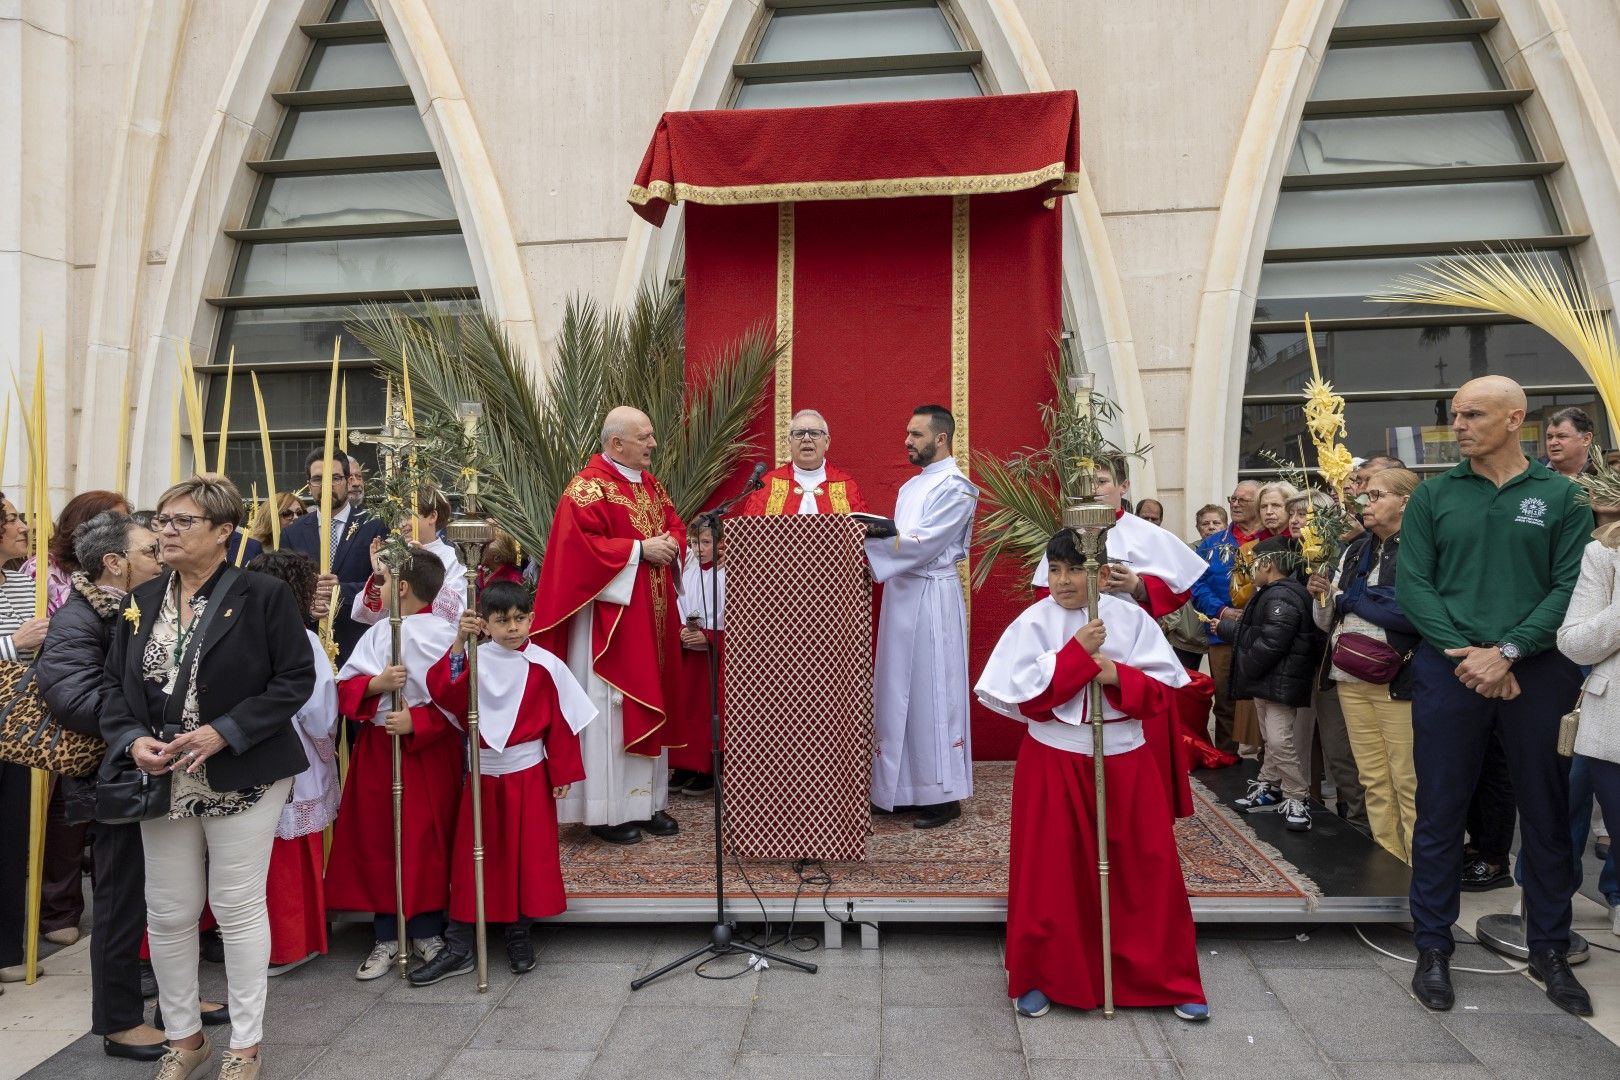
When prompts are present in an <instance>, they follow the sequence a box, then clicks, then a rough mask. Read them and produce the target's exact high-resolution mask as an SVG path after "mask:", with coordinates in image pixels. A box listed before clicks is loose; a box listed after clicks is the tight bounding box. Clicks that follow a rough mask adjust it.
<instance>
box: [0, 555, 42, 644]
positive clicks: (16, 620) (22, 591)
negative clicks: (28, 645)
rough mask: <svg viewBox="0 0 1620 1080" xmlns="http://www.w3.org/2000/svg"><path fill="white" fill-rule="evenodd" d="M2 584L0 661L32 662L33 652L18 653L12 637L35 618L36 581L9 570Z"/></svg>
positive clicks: (0, 595) (0, 598)
mask: <svg viewBox="0 0 1620 1080" xmlns="http://www.w3.org/2000/svg"><path fill="white" fill-rule="evenodd" d="M4 573H5V581H4V583H3V584H0V660H32V659H33V657H34V654H33V652H32V651H31V650H26V649H25V650H22V651H20V652H19V651H18V649H17V645H16V642H14V641H12V639H11V635H12V634H15V633H16V632H17V628H18V627H20V626H21V625H22V624H23V623H25V622H27V621H28V620H29V619H32V618H33V617H34V579H33V578H31V577H27V576H26V575H23V574H19V573H17V572H16V571H14V570H7V571H5V572H4Z"/></svg>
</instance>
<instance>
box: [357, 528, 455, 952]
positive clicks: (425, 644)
mask: <svg viewBox="0 0 1620 1080" xmlns="http://www.w3.org/2000/svg"><path fill="white" fill-rule="evenodd" d="M399 578H400V611H401V613H402V615H403V616H404V620H403V622H402V624H401V626H400V663H398V664H394V663H393V662H392V651H393V650H392V643H391V640H390V638H391V634H390V630H389V626H388V623H387V622H380V623H378V624H376V625H375V626H373V627H371V628H370V629H369V630H367V631H366V633H365V635H364V636H363V637H362V638H361V639H360V641H359V642H358V643H357V644H356V645H355V647H354V651H353V652H352V653H350V654H349V660H348V662H347V663H345V664H344V665H343V669H342V670H341V671H339V672H338V710H339V711H340V712H341V713H342V714H343V715H344V716H345V717H347V718H348V719H350V720H353V721H355V722H356V723H357V724H361V725H363V726H362V727H361V731H360V735H359V737H358V738H356V739H355V743H354V749H353V751H352V752H351V753H350V755H349V776H348V779H347V781H346V782H345V783H344V786H343V802H342V804H341V805H340V806H339V808H338V817H337V824H336V826H335V827H334V829H333V833H332V852H331V858H330V859H328V861H327V869H326V903H327V906H328V907H330V908H335V909H337V910H339V911H369V912H372V913H373V915H374V919H373V925H374V928H375V931H376V942H377V943H376V945H375V946H373V947H372V950H371V953H370V955H369V956H367V957H366V958H365V960H364V961H362V962H361V964H360V967H359V968H358V969H357V970H356V971H355V978H357V979H360V980H362V981H365V980H370V979H376V978H380V977H382V976H383V975H386V974H387V973H388V971H389V968H390V967H391V966H392V965H393V964H394V962H395V961H396V960H398V959H399V946H398V943H397V939H398V935H399V930H398V925H399V923H398V919H397V917H396V916H395V901H394V809H393V805H394V804H393V763H392V754H391V747H390V742H389V739H390V736H392V735H399V736H400V743H401V746H400V749H401V752H402V758H403V765H402V775H403V778H404V794H405V798H404V809H403V832H404V842H403V845H402V846H403V852H404V858H403V867H402V872H403V875H404V879H405V917H406V933H407V934H408V936H409V937H410V938H411V950H412V952H414V953H415V954H416V955H417V956H418V957H420V958H421V959H422V960H423V961H424V962H426V961H430V960H432V959H433V957H434V956H436V955H438V952H439V950H440V949H442V948H443V947H444V938H443V936H442V935H443V933H444V909H445V907H446V905H447V904H448V903H449V900H450V846H451V842H452V840H453V838H454V836H455V823H456V800H457V798H458V796H459V794H460V789H461V760H462V740H461V737H460V733H459V732H457V730H456V728H455V726H454V725H453V724H452V723H451V721H450V720H449V718H448V717H446V716H445V714H444V713H443V712H442V711H440V710H439V709H437V708H435V707H434V705H433V703H432V699H431V696H430V695H429V693H428V688H427V674H428V671H429V670H431V669H432V667H433V665H434V664H436V663H437V662H438V661H439V658H440V657H442V656H444V654H445V653H446V652H447V651H449V649H450V646H451V645H452V644H454V642H455V638H456V627H455V626H454V625H453V624H451V623H447V622H445V621H444V620H443V619H441V618H439V617H438V616H437V615H434V614H433V610H432V609H433V598H434V597H436V596H437V595H438V594H439V589H440V588H441V587H442V586H443V585H444V564H443V563H442V562H440V561H439V559H438V558H437V556H434V555H432V554H430V553H428V552H425V551H415V552H412V553H411V557H410V558H409V559H408V560H407V561H406V562H405V565H404V566H403V567H402V568H401V570H400V575H399ZM396 690H398V691H401V693H402V696H403V700H404V704H405V707H404V708H402V709H399V710H397V711H393V712H387V711H386V710H384V709H382V708H380V707H379V706H380V705H381V703H382V701H383V697H382V695H384V694H390V693H392V692H394V691H396Z"/></svg>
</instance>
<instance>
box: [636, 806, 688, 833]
mask: <svg viewBox="0 0 1620 1080" xmlns="http://www.w3.org/2000/svg"><path fill="white" fill-rule="evenodd" d="M636 824H637V825H639V826H640V827H641V831H642V832H644V833H647V834H649V835H651V836H674V835H675V834H676V833H678V832H680V831H681V827H680V825H679V823H677V822H676V820H675V819H674V818H672V817H670V816H669V815H668V814H666V813H665V812H664V811H662V810H660V811H658V813H656V814H654V815H653V816H652V817H650V818H648V819H647V820H646V821H638V822H636Z"/></svg>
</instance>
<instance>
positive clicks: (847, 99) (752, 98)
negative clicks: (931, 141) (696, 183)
mask: <svg viewBox="0 0 1620 1080" xmlns="http://www.w3.org/2000/svg"><path fill="white" fill-rule="evenodd" d="M981 93H983V91H982V90H980V89H979V81H978V80H977V79H975V78H974V77H973V73H972V72H971V71H969V70H967V69H966V68H964V69H962V70H961V71H933V72H908V73H906V74H904V75H868V76H856V77H851V78H827V79H750V80H749V81H747V82H745V83H743V86H742V91H741V93H739V94H738V95H737V108H739V109H781V108H790V107H797V106H802V105H851V104H855V103H857V102H864V101H922V100H925V99H932V98H953V97H978V96H979V95H980V94H981Z"/></svg>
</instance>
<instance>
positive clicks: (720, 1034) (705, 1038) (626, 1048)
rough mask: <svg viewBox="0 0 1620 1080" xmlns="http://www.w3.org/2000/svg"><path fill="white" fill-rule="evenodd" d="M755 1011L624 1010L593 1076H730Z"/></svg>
mask: <svg viewBox="0 0 1620 1080" xmlns="http://www.w3.org/2000/svg"><path fill="white" fill-rule="evenodd" d="M748 1013H749V1010H748V1009H747V1008H746V1007H739V1006H727V1005H718V1006H704V1007H701V1008H689V1007H684V1006H653V1007H638V1006H633V1005H626V1006H625V1007H624V1008H622V1009H620V1010H619V1015H618V1018H617V1021H616V1022H615V1023H614V1025H613V1028H612V1030H611V1031H609V1032H608V1035H607V1038H606V1039H604V1040H603V1042H602V1049H601V1052H600V1053H599V1054H598V1055H597V1059H596V1061H595V1062H594V1063H592V1065H591V1068H590V1070H589V1071H588V1073H587V1075H592V1076H594V1075H598V1074H600V1075H603V1076H611V1077H614V1078H615V1080H623V1078H626V1077H639V1076H669V1075H673V1074H672V1073H671V1072H670V1070H672V1069H684V1070H685V1071H688V1072H697V1071H698V1070H699V1069H701V1068H707V1070H708V1073H709V1075H710V1076H713V1075H716V1074H718V1075H725V1074H726V1073H728V1072H729V1071H730V1070H731V1060H732V1058H733V1057H734V1056H735V1055H736V1053H737V1050H738V1047H739V1046H740V1044H741V1043H742V1037H743V1029H744V1027H745V1026H746V1025H747V1023H748Z"/></svg>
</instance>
